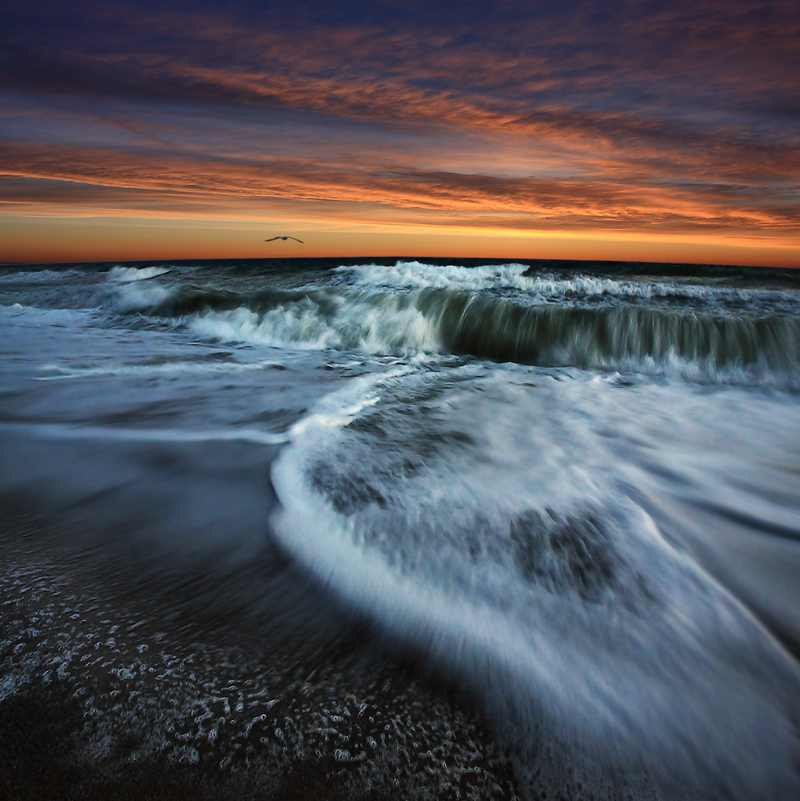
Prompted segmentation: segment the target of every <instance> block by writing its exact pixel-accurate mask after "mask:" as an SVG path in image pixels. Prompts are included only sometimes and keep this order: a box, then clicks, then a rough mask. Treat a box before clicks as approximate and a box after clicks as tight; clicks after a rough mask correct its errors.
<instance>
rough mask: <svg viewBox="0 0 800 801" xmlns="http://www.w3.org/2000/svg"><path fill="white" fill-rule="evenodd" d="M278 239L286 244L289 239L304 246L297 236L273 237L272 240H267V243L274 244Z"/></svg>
mask: <svg viewBox="0 0 800 801" xmlns="http://www.w3.org/2000/svg"><path fill="white" fill-rule="evenodd" d="M276 239H282V240H283V241H284V242H285V241H286V240H287V239H294V241H295V242H299V243H300V244H301V245H302V244H303V240H302V239H298V238H297V237H296V236H273V237H272V239H265V240H264V241H265V242H274V241H275V240H276Z"/></svg>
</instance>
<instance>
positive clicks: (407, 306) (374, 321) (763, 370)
mask: <svg viewBox="0 0 800 801" xmlns="http://www.w3.org/2000/svg"><path fill="white" fill-rule="evenodd" d="M348 270H349V271H350V274H351V278H352V279H353V280H351V281H350V282H349V283H346V284H342V285H338V286H334V287H331V286H327V287H318V286H311V287H308V288H307V289H299V290H279V289H268V290H262V291H259V292H254V293H252V294H249V295H243V294H238V293H235V292H231V291H228V290H225V289H219V288H208V287H195V286H189V285H173V286H163V285H161V284H159V283H157V282H151V281H147V282H141V281H136V282H129V283H125V284H117V286H116V294H115V296H114V297H115V300H114V303H115V306H116V308H117V310H118V311H122V312H124V313H129V314H130V313H138V314H143V315H147V316H149V317H155V318H165V319H166V320H167V321H169V322H170V324H175V323H177V324H180V325H185V326H188V327H189V328H190V329H191V330H192V331H194V332H195V333H197V334H198V335H200V336H203V337H209V338H214V339H220V340H225V341H234V342H248V343H257V344H266V345H272V346H276V347H287V346H288V347H295V348H307V349H318V350H319V349H335V350H348V351H356V352H362V353H368V354H372V355H418V354H428V355H448V356H461V357H476V358H481V359H490V360H493V361H497V362H516V363H521V364H534V365H539V366H552V367H563V366H572V367H579V368H589V369H598V370H611V371H625V372H638V373H644V374H648V375H678V376H682V377H684V378H686V379H689V380H700V381H711V382H733V383H756V384H766V385H776V386H782V387H792V388H794V387H796V386H798V385H800V319H798V317H797V316H796V314H795V315H791V314H788V313H787V312H786V309H785V308H784V306H785V305H786V304H787V303H788V302H789V300H791V299H792V298H793V297H794V296H793V295H791V293H787V292H775V293H773V294H774V295H775V296H776V298H775V299H774V301H775V302H774V303H773V305H772V306H771V307H766V308H761V307H759V308H750V307H749V306H747V304H746V300H747V293H748V292H749V290H745V289H740V290H733V289H729V288H728V289H725V290H717V289H711V288H709V287H697V286H695V287H678V286H672V285H670V286H671V288H670V290H669V291H671V292H673V294H675V295H677V294H679V293H681V296H682V297H684V298H690V297H691V296H692V295H693V294H694V295H695V296H696V297H697V298H699V299H700V300H699V301H698V303H689V304H688V305H681V306H677V307H676V306H674V305H672V306H670V305H663V304H661V305H655V306H654V305H652V304H647V303H639V302H630V301H626V302H619V298H620V297H622V296H625V297H630V295H631V293H632V292H634V290H636V291H637V292H638V293H639V295H638V296H637V297H639V298H642V297H645V296H647V295H648V293H650V294H652V293H653V292H658V291H662V290H659V289H658V285H644V284H643V285H641V286H639V285H636V284H635V283H633V282H619V281H611V280H610V279H598V278H592V277H582V278H579V279H570V280H569V281H567V280H560V279H558V280H557V279H553V280H552V281H550V283H549V284H547V286H548V287H549V288H548V289H546V292H545V293H547V292H550V293H553V292H556V291H557V292H558V293H560V294H561V295H562V296H563V295H564V294H565V293H572V297H573V300H574V302H572V303H564V302H563V298H562V301H561V302H558V303H552V304H551V303H547V302H541V297H540V295H539V294H537V292H539V293H540V294H541V292H542V291H545V290H543V289H542V286H543V280H542V279H540V278H537V279H535V282H534V283H535V284H536V286H537V287H538V289H537V290H536V292H534V291H529V292H526V293H523V292H516V290H515V292H516V294H514V295H512V296H509V295H507V294H506V295H503V294H501V292H500V290H501V289H502V288H503V287H506V288H507V287H508V286H511V285H512V284H514V283H515V282H516V283H517V284H521V282H525V281H528V282H530V281H531V280H532V279H529V278H525V277H524V270H523V267H522V265H506V266H501V267H487V268H471V269H468V268H463V267H452V268H435V270H436V272H435V271H434V268H430V269H425V266H424V265H422V266H419V265H417V266H414V265H411V266H409V265H403V264H398V266H397V267H395V268H388V269H387V268H373V267H370V266H366V267H362V268H359V269H357V270H355V269H354V268H348ZM376 270H377V272H376ZM440 270H441V271H442V273H441V274H439V272H438V271H440ZM339 272H340V274H344V270H343V269H342V270H340V271H339ZM412 279H413V280H414V281H416V282H417V284H416V285H411V284H410V283H409V282H411V280H412ZM548 280H549V279H548ZM381 281H382V282H383V283H382V284H381ZM404 281H406V283H405V284H403V282H404ZM436 281H438V283H439V285H434V283H435V282H436ZM470 282H471V285H470ZM390 283H394V285H395V288H392V287H391V286H389V285H388V284H390ZM544 283H547V282H544ZM442 284H447V285H446V286H443V285H442ZM654 286H655V288H654ZM664 286H667V285H664ZM481 287H482V289H481ZM487 288H488V290H491V291H487ZM663 291H664V292H666V291H667V290H666V289H664V290H663ZM598 293H599V294H598ZM609 294H611V295H613V297H614V302H606V301H604V300H603V298H605V297H606V295H609ZM763 294H764V293H762V295H761V299H762V301H763Z"/></svg>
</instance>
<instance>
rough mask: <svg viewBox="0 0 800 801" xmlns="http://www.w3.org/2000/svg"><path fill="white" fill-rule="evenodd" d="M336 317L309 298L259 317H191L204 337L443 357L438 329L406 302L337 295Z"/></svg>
mask: <svg viewBox="0 0 800 801" xmlns="http://www.w3.org/2000/svg"><path fill="white" fill-rule="evenodd" d="M330 301H331V305H332V307H333V313H332V314H330V313H328V314H325V313H323V312H322V311H321V310H320V307H319V305H318V304H317V303H315V302H313V301H312V300H311V299H308V298H307V299H305V300H301V301H297V302H293V303H286V304H284V305H281V306H279V307H277V308H274V309H271V310H270V311H268V312H265V313H263V314H259V313H257V312H254V311H252V310H251V309H247V308H243V307H240V308H238V309H232V310H230V311H219V312H217V311H215V312H205V313H203V314H199V315H192V316H191V317H189V318H187V320H188V324H189V327H190V329H191V330H192V331H193V332H194V333H196V334H199V335H200V336H204V337H209V338H212V339H218V340H222V341H234V342H247V343H253V344H260V345H270V346H273V347H283V346H289V347H294V348H305V349H310V350H326V349H329V348H332V349H336V350H360V351H362V352H365V353H370V354H398V353H412V354H413V353H417V352H420V351H422V352H426V351H427V352H438V351H439V350H440V344H439V341H438V336H437V330H436V326H435V325H434V324H432V323H431V322H430V321H429V320H428V319H427V318H426V317H425V316H424V315H423V314H422V312H420V311H419V309H417V308H416V307H415V306H414V305H413V303H411V302H409V301H407V300H406V299H404V298H398V297H391V296H383V297H382V298H380V301H381V302H376V296H375V293H364V294H363V295H356V296H352V297H351V296H347V295H339V296H335V295H333V296H331V298H330Z"/></svg>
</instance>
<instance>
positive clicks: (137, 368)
mask: <svg viewBox="0 0 800 801" xmlns="http://www.w3.org/2000/svg"><path fill="white" fill-rule="evenodd" d="M282 366H283V365H282V364H281V363H280V362H276V361H273V360H265V361H259V362H217V361H214V362H209V361H202V362H198V361H189V362H180V361H178V362H166V363H164V364H114V365H108V366H104V367H83V368H78V367H63V366H61V365H57V364H46V365H44V366H43V367H42V370H43V371H45V372H48V373H52V375H42V376H38V377H37V379H38V380H39V381H61V380H69V379H74V378H87V377H89V376H100V375H119V376H123V375H125V376H127V375H131V376H135V375H175V374H180V373H230V372H247V371H250V370H256V371H258V370H269V369H271V368H274V367H282Z"/></svg>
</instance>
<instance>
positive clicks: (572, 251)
mask: <svg viewBox="0 0 800 801" xmlns="http://www.w3.org/2000/svg"><path fill="white" fill-rule="evenodd" d="M2 16H3V17H4V19H2V25H0V262H54V261H56V262H65V261H109V260H126V259H129V260H130V259H180V258H186V259H193V258H215V257H218V258H237V257H242V258H245V257H270V256H278V257H283V256H306V257H308V256H334V257H337V256H342V257H353V256H365V257H368V256H437V257H467V256H473V257H486V258H511V259H513V258H520V259H534V258H566V259H611V260H644V261H667V262H669V261H672V262H675V261H678V262H706V263H718V264H759V265H772V266H792V267H795V266H796V267H800V80H798V77H797V76H798V75H800V5H798V3H797V0H774V1H773V0H765V1H763V2H759V0H671V2H653V1H652V0H615V2H614V3H609V2H608V0H558V1H557V2H536V0H527V1H526V2H517V1H516V0H493V2H489V1H488V0H483V1H482V2H471V0H462V1H461V2H459V3H452V2H447V3H442V2H436V0H429V1H428V2H417V0H395V1H394V2H380V1H379V0H374V1H373V2H363V3H362V2H360V0H351V2H346V3H339V2H306V0H295V1H294V2H291V3H290V2H277V3H272V2H250V1H249V0H229V2H225V3H220V2H207V1H205V0H192V2H169V0H160V1H159V2H150V1H149V0H142V1H141V2H133V1H131V2H113V0H112V1H110V2H109V0H103V1H102V2H98V1H96V0H69V2H64V0H59V2H48V1H47V0H30V2H28V3H26V4H19V5H16V6H15V8H14V13H13V16H12V15H11V14H10V13H9V12H2ZM276 235H289V236H294V237H297V238H299V239H301V240H303V244H299V243H297V242H294V241H292V240H287V241H285V242H284V241H277V242H270V243H267V242H265V241H264V240H265V239H266V238H269V237H272V236H276Z"/></svg>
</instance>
